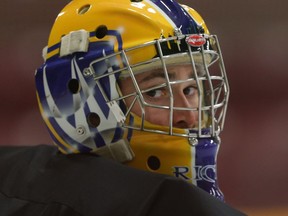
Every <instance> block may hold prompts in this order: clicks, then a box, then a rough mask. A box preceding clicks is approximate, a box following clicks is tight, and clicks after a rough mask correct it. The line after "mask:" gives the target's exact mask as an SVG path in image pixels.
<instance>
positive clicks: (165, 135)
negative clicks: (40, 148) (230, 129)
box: [35, 0, 229, 198]
mask: <svg viewBox="0 0 288 216" xmlns="http://www.w3.org/2000/svg"><path fill="white" fill-rule="evenodd" d="M43 55H44V59H45V63H44V64H43V65H42V66H41V67H40V68H39V69H38V70H37V72H36V76H35V78H36V87H37V98H38V102H39V107H40V111H41V114H42V117H43V119H44V121H45V123H46V125H47V128H48V130H49V132H50V135H51V137H52V139H53V142H54V143H55V144H56V145H57V146H58V147H59V149H60V151H61V152H63V153H67V154H69V153H83V152H85V153H87V152H93V153H96V154H99V155H102V156H106V157H109V158H113V159H114V160H117V161H120V162H122V163H125V164H127V165H129V166H133V167H136V168H139V169H144V170H149V171H151V172H158V173H163V174H169V175H174V176H176V177H180V178H183V179H185V180H187V181H190V182H192V183H194V184H195V185H198V186H199V187H201V188H203V189H205V190H207V191H208V192H210V193H211V194H213V195H215V196H217V197H220V198H222V194H221V191H220V190H219V189H218V186H217V176H216V156H217V152H218V148H219V143H220V139H219V133H220V132H221V130H222V129H223V125H224V119H225V113H226V107H227V102H228V95H229V87H228V82H227V78H226V74H225V68H224V65H223V60H222V56H221V51H220V47H219V44H218V40H217V37H216V36H215V35H210V34H209V32H208V29H207V27H206V25H205V23H204V21H203V20H202V18H201V17H200V15H199V14H198V13H197V12H196V11H195V10H193V9H192V8H190V7H187V6H184V5H179V4H178V3H176V2H175V1H174V0H167V1H166V0H162V1H158V0H143V1H129V0H105V1H104V0H98V1H96V0H77V1H72V2H70V3H69V4H68V5H67V6H66V7H65V8H64V9H63V10H62V11H61V13H60V14H59V15H58V17H57V19H56V21H55V23H54V26H53V28H52V31H51V34H50V37H49V41H48V46H47V47H46V48H45V49H44V52H43Z"/></svg>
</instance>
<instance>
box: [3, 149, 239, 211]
mask: <svg viewBox="0 0 288 216" xmlns="http://www.w3.org/2000/svg"><path fill="white" fill-rule="evenodd" d="M0 215H1V216H18V215H19V216H148V215H149V216H154V215H155V216H156V215H157V216H162V215H163V216H164V215H165V216H169V215H173V216H186V215H187V216H188V215H189V216H193V215H196V216H201V215H211V216H218V215H219V216H225V215H229V216H232V215H235V216H237V215H239V216H240V215H244V214H242V213H241V212H239V211H237V210H235V209H233V208H231V207H229V206H228V205H227V204H225V203H223V202H222V201H220V200H218V199H216V198H214V197H212V196H211V195H209V194H208V193H206V192H205V191H203V190H201V189H199V188H197V187H196V186H193V185H191V184H190V183H187V182H185V181H183V180H180V179H177V178H174V177H170V176H166V175H161V174H155V173H151V172H146V171H141V170H137V169H134V168H131V167H128V166H125V165H123V164H120V163H117V162H114V161H112V160H110V159H106V158H103V157H99V156H96V155H92V154H73V155H64V154H62V153H59V152H58V150H57V149H56V148H55V147H52V146H46V145H40V146H36V147H1V148H0Z"/></svg>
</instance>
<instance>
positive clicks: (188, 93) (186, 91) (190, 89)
mask: <svg viewBox="0 0 288 216" xmlns="http://www.w3.org/2000/svg"><path fill="white" fill-rule="evenodd" d="M196 92H197V87H196V86H188V87H186V88H184V89H183V94H184V95H186V96H192V95H194V94H195V93H196Z"/></svg>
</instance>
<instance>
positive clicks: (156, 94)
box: [145, 88, 167, 98]
mask: <svg viewBox="0 0 288 216" xmlns="http://www.w3.org/2000/svg"><path fill="white" fill-rule="evenodd" d="M145 94H146V95H147V96H149V97H151V98H160V97H163V96H166V95H167V91H166V89H165V88H159V89H153V90H150V91H148V92H145Z"/></svg>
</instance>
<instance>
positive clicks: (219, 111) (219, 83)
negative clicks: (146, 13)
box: [86, 35, 229, 138]
mask: <svg viewBox="0 0 288 216" xmlns="http://www.w3.org/2000/svg"><path fill="white" fill-rule="evenodd" d="M185 37H187V35H183V36H182V37H179V36H178V37H171V38H166V39H159V40H155V41H151V42H148V43H145V44H141V45H139V46H135V47H132V48H128V49H124V50H122V51H120V52H117V53H113V54H110V55H107V56H106V55H105V53H103V57H102V58H99V59H97V60H95V61H93V62H91V64H90V66H89V68H87V69H86V70H88V71H89V73H88V74H90V75H93V77H94V80H95V82H96V84H97V86H98V87H99V89H100V91H101V93H102V95H103V97H104V98H105V100H106V102H107V103H111V102H115V101H116V102H118V103H119V102H120V101H123V100H125V99H126V98H128V97H134V99H133V101H132V103H131V104H130V106H129V107H127V109H126V110H125V113H124V115H125V117H126V118H127V117H128V116H129V114H130V113H131V111H132V108H133V106H134V105H135V104H136V103H139V104H140V105H141V106H140V107H141V116H140V117H141V123H140V125H137V126H136V125H129V124H126V123H125V122H119V123H120V124H121V125H122V126H123V127H125V128H129V129H134V130H141V131H147V132H154V133H160V134H167V135H174V136H182V137H195V138H197V137H211V136H217V135H218V134H219V133H220V131H221V130H222V129H223V127H224V120H225V115H226V110H227V102H228V96H229V86H228V80H227V76H226V71H225V67H224V62H223V59H222V54H221V51H220V46H219V43H218V39H217V37H216V36H215V35H209V36H207V35H205V37H207V38H208V39H209V40H210V39H213V40H214V41H215V44H216V52H217V53H215V52H214V51H212V53H213V54H217V56H218V58H217V59H216V60H215V59H212V61H210V62H209V63H207V61H208V59H207V58H208V57H207V53H208V56H209V54H211V51H209V50H204V48H203V45H202V49H200V51H197V52H195V51H193V48H192V47H190V46H188V50H187V51H186V52H185V54H186V56H187V54H188V57H189V64H190V65H191V66H192V68H193V71H194V77H193V78H191V80H195V81H196V83H197V86H198V87H200V86H201V85H202V83H203V82H205V83H208V84H207V86H206V89H203V88H199V92H198V96H199V103H198V107H197V108H188V107H174V100H173V91H172V87H171V86H172V85H174V84H177V83H181V82H185V81H170V78H169V75H168V71H167V59H168V58H173V57H172V56H171V55H169V56H167V55H164V54H163V52H162V48H161V43H164V42H166V43H167V42H169V41H171V40H174V41H175V40H178V41H180V40H181V39H183V38H185ZM147 46H156V47H157V49H158V54H159V56H158V57H156V58H152V59H149V60H147V61H143V62H138V63H134V64H130V63H129V52H131V51H134V50H138V49H139V50H141V48H144V47H147ZM195 53H196V54H197V55H198V57H199V56H201V60H200V61H201V62H200V63H201V64H202V65H203V70H202V73H201V72H199V69H198V68H197V65H196V63H195V62H196V60H195ZM182 54H183V53H182ZM116 58H118V59H121V60H122V61H123V65H122V66H121V67H120V66H119V65H120V64H116V66H117V67H113V66H115V60H113V59H116ZM101 61H105V63H106V65H107V68H108V70H107V72H106V73H103V74H100V75H99V74H97V71H96V69H95V67H94V65H95V64H96V63H98V62H101ZM159 62H160V65H161V67H162V69H163V73H164V75H165V80H166V82H165V83H162V84H160V85H157V86H153V87H152V88H149V89H144V90H143V89H142V90H141V89H140V88H139V86H138V83H137V80H136V78H135V74H137V68H141V67H143V68H146V70H149V65H153V64H155V63H158V64H159ZM198 62H199V60H198ZM214 63H218V64H217V65H218V66H219V71H220V73H219V74H216V75H214V74H211V73H210V71H209V67H210V65H212V64H214ZM120 74H121V75H123V74H126V75H125V76H126V77H127V76H130V78H131V80H132V82H133V85H134V87H135V92H133V93H131V94H128V95H121V96H119V97H118V98H109V97H108V95H107V94H106V92H105V90H104V88H103V87H102V84H101V83H100V82H99V81H100V80H101V79H102V78H104V77H107V76H111V75H114V76H116V75H117V76H121V75H120ZM186 81H189V80H186ZM215 83H216V85H215ZM115 86H116V85H115ZM163 87H166V88H167V89H168V91H169V95H170V104H169V106H162V105H161V106H160V105H155V104H151V103H147V102H146V101H145V98H144V97H143V93H145V92H148V91H151V90H155V89H159V88H163ZM203 95H204V96H205V95H206V96H207V95H208V96H209V100H208V101H209V102H208V103H207V98H206V99H205V98H203ZM145 107H154V108H159V109H166V110H167V109H168V110H169V125H167V127H168V131H167V130H159V129H158V128H157V129H155V128H147V127H145ZM175 110H186V111H187V110H188V111H198V123H197V124H198V126H197V128H198V129H197V128H196V129H195V128H194V129H193V128H191V129H186V130H185V132H184V133H182V132H181V133H179V131H177V130H175V131H174V130H173V112H174V111H175ZM203 113H208V115H209V117H210V119H211V120H210V124H211V125H209V126H205V127H203V125H204V122H203Z"/></svg>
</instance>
